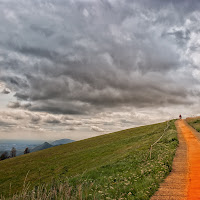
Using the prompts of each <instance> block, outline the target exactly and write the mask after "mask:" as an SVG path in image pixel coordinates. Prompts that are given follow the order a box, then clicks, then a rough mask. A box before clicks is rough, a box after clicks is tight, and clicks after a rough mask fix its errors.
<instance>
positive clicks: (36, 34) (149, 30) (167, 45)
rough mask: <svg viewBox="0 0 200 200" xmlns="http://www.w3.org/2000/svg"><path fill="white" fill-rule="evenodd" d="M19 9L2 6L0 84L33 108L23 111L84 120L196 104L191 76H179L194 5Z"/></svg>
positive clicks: (109, 2)
mask: <svg viewBox="0 0 200 200" xmlns="http://www.w3.org/2000/svg"><path fill="white" fill-rule="evenodd" d="M19 2H20V3H19ZM19 2H15V3H13V2H11V1H4V2H2V4H1V5H0V10H1V14H0V17H1V19H2V22H1V23H2V26H1V27H0V33H1V35H2V37H1V39H0V44H1V50H0V55H1V57H2V59H0V64H1V69H0V72H1V73H0V80H2V81H3V82H5V83H6V85H7V86H8V87H9V88H11V89H12V90H14V91H15V92H16V94H15V97H17V99H18V100H19V101H21V100H23V101H29V102H31V104H29V106H27V107H26V108H27V109H30V110H32V111H46V112H51V113H64V114H89V113H90V112H93V111H99V110H101V109H102V108H110V107H117V109H118V107H119V106H133V107H154V106H156V107H157V106H167V105H178V104H185V105H187V104H191V103H192V102H193V99H192V98H189V95H192V92H191V91H190V85H189V82H190V80H191V79H192V78H191V77H190V76H191V74H189V75H186V74H180V71H181V70H182V69H183V68H184V67H185V65H186V63H188V62H189V61H187V60H184V59H183V55H182V51H184V50H186V48H187V43H188V42H189V41H190V40H191V32H192V31H195V30H189V29H188V28H187V27H185V24H186V20H187V19H188V16H189V18H190V21H192V20H193V21H195V17H193V18H194V19H193V18H192V17H190V15H191V13H192V12H194V11H198V8H199V4H200V3H198V1H192V3H189V1H158V0H151V1H147V0H143V1H128V0H127V1H119V0H116V1H115V0H104V1H92V0H90V1H89V0H88V1H87V0H85V1H81V0H80V1H64V0H60V1H57V2H55V1H52V0H49V1H44V2H40V3H39V2H35V1H34V2H32V1H22V0H20V1H19ZM30 8H32V9H30ZM23 11H26V12H23ZM196 23H197V21H196ZM4 30H6V33H5V31H4ZM190 48H191V47H190ZM183 81H184V82H185V83H184V84H183ZM194 82H195V84H197V82H198V81H194ZM185 85H187V89H185V88H186V87H185ZM9 107H13V108H14V107H15V108H16V105H14V104H12V105H9ZM18 107H21V106H20V105H19V106H18Z"/></svg>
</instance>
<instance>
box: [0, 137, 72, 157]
mask: <svg viewBox="0 0 200 200" xmlns="http://www.w3.org/2000/svg"><path fill="white" fill-rule="evenodd" d="M8 142H9V141H8ZM37 142H38V141H37ZM71 142H75V140H70V139H60V140H55V141H53V142H51V143H48V142H44V143H42V144H39V145H37V144H36V145H34V144H32V145H27V146H26V144H25V143H23V144H18V145H17V146H16V144H13V143H15V141H12V142H9V143H8V144H7V143H2V144H0V146H2V148H1V149H0V156H1V154H2V153H4V152H5V151H7V152H8V154H9V155H10V151H11V149H12V147H13V146H14V147H15V148H16V149H17V156H19V155H23V154H24V150H25V148H26V147H28V148H29V149H30V152H36V151H40V150H44V149H48V148H50V147H53V146H58V145H62V144H67V143H71ZM29 143H30V141H27V144H29ZM31 147H32V148H31Z"/></svg>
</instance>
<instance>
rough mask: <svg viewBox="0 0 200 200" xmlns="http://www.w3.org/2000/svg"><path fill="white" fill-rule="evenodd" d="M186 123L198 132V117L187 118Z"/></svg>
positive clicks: (199, 120)
mask: <svg viewBox="0 0 200 200" xmlns="http://www.w3.org/2000/svg"><path fill="white" fill-rule="evenodd" d="M186 122H187V123H188V124H189V125H190V126H192V127H193V128H194V129H196V130H197V131H198V132H200V117H188V118H187V119H186Z"/></svg>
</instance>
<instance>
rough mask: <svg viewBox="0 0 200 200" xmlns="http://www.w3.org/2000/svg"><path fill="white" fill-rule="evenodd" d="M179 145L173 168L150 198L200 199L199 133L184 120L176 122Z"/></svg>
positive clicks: (153, 199)
mask: <svg viewBox="0 0 200 200" xmlns="http://www.w3.org/2000/svg"><path fill="white" fill-rule="evenodd" d="M176 127H177V129H178V137H179V142H180V145H179V147H178V149H177V152H176V156H175V159H174V162H173V170H172V172H171V173H170V175H169V176H168V177H167V178H166V179H165V181H164V182H163V183H162V184H161V186H160V188H159V190H158V191H157V192H156V193H155V195H154V196H153V197H152V198H151V200H167V199H174V200H178V199H187V200H198V199H199V200H200V133H198V132H197V131H196V130H194V129H193V128H192V127H191V126H189V125H188V124H187V123H186V122H185V121H184V120H178V121H177V122H176Z"/></svg>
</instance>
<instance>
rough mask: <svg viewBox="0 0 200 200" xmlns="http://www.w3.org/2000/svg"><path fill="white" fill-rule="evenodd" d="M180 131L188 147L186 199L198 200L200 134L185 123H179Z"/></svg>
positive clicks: (199, 189) (199, 184)
mask: <svg viewBox="0 0 200 200" xmlns="http://www.w3.org/2000/svg"><path fill="white" fill-rule="evenodd" d="M179 124H180V129H181V131H182V133H183V135H184V138H185V140H186V143H187V147H188V163H189V177H188V195H187V196H188V198H187V199H189V200H197V199H200V134H199V133H198V132H197V131H195V130H194V129H193V128H192V127H190V126H189V125H188V124H187V123H186V122H185V121H181V122H179Z"/></svg>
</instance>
